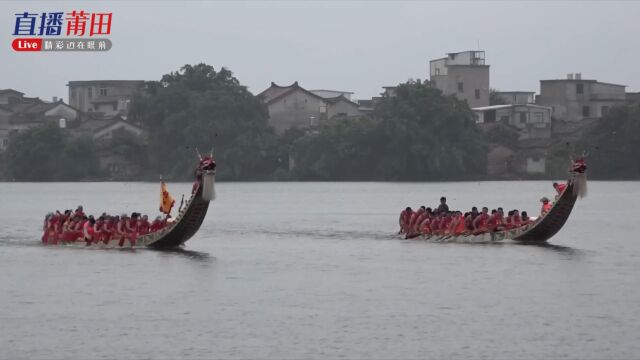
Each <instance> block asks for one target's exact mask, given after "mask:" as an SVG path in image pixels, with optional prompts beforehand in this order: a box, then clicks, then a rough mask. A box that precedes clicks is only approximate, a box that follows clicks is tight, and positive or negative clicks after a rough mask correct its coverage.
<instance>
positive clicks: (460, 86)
mask: <svg viewBox="0 0 640 360" xmlns="http://www.w3.org/2000/svg"><path fill="white" fill-rule="evenodd" d="M458 92H461V93H462V92H464V84H463V83H462V81H460V82H459V83H458Z"/></svg>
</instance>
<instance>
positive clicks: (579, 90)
mask: <svg viewBox="0 0 640 360" xmlns="http://www.w3.org/2000/svg"><path fill="white" fill-rule="evenodd" d="M583 93H584V84H576V94H583Z"/></svg>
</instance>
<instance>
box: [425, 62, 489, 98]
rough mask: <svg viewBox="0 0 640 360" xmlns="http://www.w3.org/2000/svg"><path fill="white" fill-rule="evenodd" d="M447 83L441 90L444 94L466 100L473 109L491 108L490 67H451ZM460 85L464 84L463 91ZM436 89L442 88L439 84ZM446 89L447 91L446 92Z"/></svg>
mask: <svg viewBox="0 0 640 360" xmlns="http://www.w3.org/2000/svg"><path fill="white" fill-rule="evenodd" d="M445 82H446V86H443V89H441V90H442V92H443V93H445V94H447V95H448V94H454V95H455V96H456V97H457V98H458V99H460V100H466V101H467V103H468V104H469V107H471V108H474V107H481V106H489V67H488V66H450V67H449V74H448V75H447V76H446V80H445ZM459 83H462V91H460V90H459V87H458V84H459ZM436 87H437V88H440V87H439V85H438V84H436ZM444 88H446V89H447V91H446V92H445V90H444ZM476 90H477V91H478V95H479V96H478V97H476Z"/></svg>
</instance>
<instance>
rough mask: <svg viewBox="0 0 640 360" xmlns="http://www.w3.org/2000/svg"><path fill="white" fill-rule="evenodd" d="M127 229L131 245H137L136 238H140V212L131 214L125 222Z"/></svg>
mask: <svg viewBox="0 0 640 360" xmlns="http://www.w3.org/2000/svg"><path fill="white" fill-rule="evenodd" d="M125 226H126V229H127V234H128V236H127V238H128V239H129V243H131V247H134V246H136V239H137V238H138V213H133V214H131V217H130V218H129V219H127V221H126V222H125Z"/></svg>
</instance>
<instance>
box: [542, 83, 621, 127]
mask: <svg viewBox="0 0 640 360" xmlns="http://www.w3.org/2000/svg"><path fill="white" fill-rule="evenodd" d="M625 87H626V86H625V85H618V84H610V83H604V82H599V81H597V80H585V79H582V76H581V74H579V73H577V74H575V76H574V74H569V75H568V76H567V79H559V80H540V95H538V96H537V99H536V104H538V105H543V106H550V107H552V108H553V116H554V117H555V118H557V119H561V120H565V121H569V122H576V121H581V120H585V119H598V118H602V116H604V115H606V114H607V112H608V111H609V109H611V107H613V106H616V105H622V104H624V102H625Z"/></svg>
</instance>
